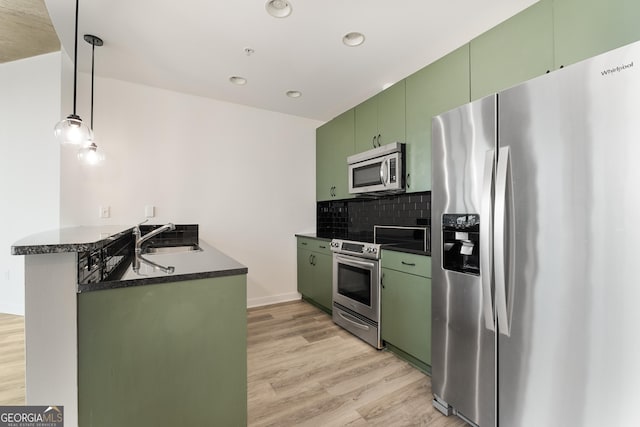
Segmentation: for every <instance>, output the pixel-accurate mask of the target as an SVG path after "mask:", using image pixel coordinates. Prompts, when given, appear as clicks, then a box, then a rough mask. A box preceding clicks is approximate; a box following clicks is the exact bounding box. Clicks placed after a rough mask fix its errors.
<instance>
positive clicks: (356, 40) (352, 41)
mask: <svg viewBox="0 0 640 427" xmlns="http://www.w3.org/2000/svg"><path fill="white" fill-rule="evenodd" d="M342 43H344V44H345V45H347V46H349V47H355V46H360V45H361V44H362V43H364V34H362V33H358V32H355V31H353V32H351V33H347V34H345V35H344V37H342Z"/></svg>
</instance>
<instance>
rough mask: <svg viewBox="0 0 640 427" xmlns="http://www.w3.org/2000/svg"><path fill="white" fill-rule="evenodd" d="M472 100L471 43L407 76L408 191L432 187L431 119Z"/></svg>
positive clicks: (425, 189)
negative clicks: (470, 89) (470, 76)
mask: <svg viewBox="0 0 640 427" xmlns="http://www.w3.org/2000/svg"><path fill="white" fill-rule="evenodd" d="M469 100H470V99H469V45H464V46H463V47H461V48H459V49H457V50H455V51H453V52H451V53H450V54H448V55H447V56H445V57H443V58H441V59H439V60H438V61H436V62H434V63H432V64H431V65H429V66H427V67H425V68H423V69H421V70H420V71H418V72H417V73H415V74H412V75H411V76H409V77H407V79H406V104H407V111H406V129H407V138H406V143H407V147H406V148H407V152H406V165H407V171H406V176H407V192H416V191H428V190H431V118H432V117H433V116H436V115H438V114H440V113H443V112H445V111H448V110H450V109H452V108H455V107H457V106H459V105H462V104H465V103H467V102H469Z"/></svg>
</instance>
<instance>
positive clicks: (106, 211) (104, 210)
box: [98, 206, 111, 218]
mask: <svg viewBox="0 0 640 427" xmlns="http://www.w3.org/2000/svg"><path fill="white" fill-rule="evenodd" d="M99 209H100V211H99V212H98V217H99V218H109V217H110V216H111V208H110V207H109V206H100V208H99Z"/></svg>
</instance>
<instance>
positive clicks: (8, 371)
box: [0, 313, 26, 405]
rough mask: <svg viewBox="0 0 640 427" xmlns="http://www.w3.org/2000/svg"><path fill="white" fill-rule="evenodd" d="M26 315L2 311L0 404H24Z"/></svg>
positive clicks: (0, 326)
mask: <svg viewBox="0 0 640 427" xmlns="http://www.w3.org/2000/svg"><path fill="white" fill-rule="evenodd" d="M24 369H25V362H24V317H23V316H14V315H11V314H2V313H0V405H24V403H25V393H26V392H25V387H24Z"/></svg>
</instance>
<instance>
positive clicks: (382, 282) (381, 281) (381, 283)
mask: <svg viewBox="0 0 640 427" xmlns="http://www.w3.org/2000/svg"><path fill="white" fill-rule="evenodd" d="M380 286H382V289H386V288H385V287H384V273H382V277H381V278H380Z"/></svg>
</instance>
